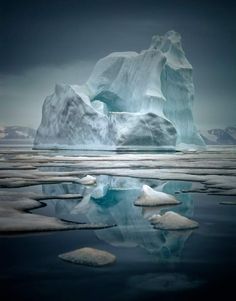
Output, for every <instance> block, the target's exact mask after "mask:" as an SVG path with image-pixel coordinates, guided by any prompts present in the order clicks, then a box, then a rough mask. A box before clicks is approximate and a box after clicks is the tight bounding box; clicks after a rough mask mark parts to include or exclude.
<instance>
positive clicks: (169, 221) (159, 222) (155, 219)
mask: <svg viewBox="0 0 236 301" xmlns="http://www.w3.org/2000/svg"><path fill="white" fill-rule="evenodd" d="M149 221H150V222H151V223H152V224H153V225H154V228H155V229H160V230H190V229H195V228H197V227H198V223H197V222H195V221H193V220H191V219H189V218H187V217H184V216H182V215H180V214H178V213H176V212H173V211H167V212H166V213H164V214H163V215H160V214H156V215H153V216H152V217H150V218H149Z"/></svg>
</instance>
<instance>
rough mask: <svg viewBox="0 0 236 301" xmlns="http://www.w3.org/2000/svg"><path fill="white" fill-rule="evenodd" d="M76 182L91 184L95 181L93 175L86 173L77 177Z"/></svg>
mask: <svg viewBox="0 0 236 301" xmlns="http://www.w3.org/2000/svg"><path fill="white" fill-rule="evenodd" d="M78 182H79V183H80V184H83V185H93V184H95V183H96V178H95V177H93V176H90V175H87V176H86V177H83V178H82V179H79V180H78Z"/></svg>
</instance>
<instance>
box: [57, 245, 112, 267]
mask: <svg viewBox="0 0 236 301" xmlns="http://www.w3.org/2000/svg"><path fill="white" fill-rule="evenodd" d="M59 258H61V259H63V260H65V261H69V262H72V263H76V264H81V265H88V266H93V267H101V266H104V265H109V264H112V263H114V262H115V260H116V257H115V256H114V255H112V254H111V253H108V252H106V251H101V250H97V249H93V248H82V249H77V250H74V251H71V252H68V253H64V254H61V255H59Z"/></svg>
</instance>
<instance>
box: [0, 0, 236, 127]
mask: <svg viewBox="0 0 236 301" xmlns="http://www.w3.org/2000/svg"><path fill="white" fill-rule="evenodd" d="M193 2H195V3H193ZM0 3H1V6H0V125H26V126H31V127H34V128H37V126H38V125H39V122H40V119H41V107H42V103H43V101H44V99H45V97H46V96H47V95H48V94H50V93H52V91H53V89H54V85H55V83H57V82H58V83H71V84H81V83H83V82H84V81H86V79H87V78H88V76H89V74H90V72H91V70H92V68H93V65H94V64H95V63H96V61H97V60H98V59H99V58H101V57H103V56H105V55H107V54H109V53H110V52H112V51H127V50H134V51H141V50H142V49H146V48H148V47H149V44H150V41H151V37H152V35H154V34H164V33H165V32H166V31H168V30H171V29H174V30H176V31H178V32H179V33H180V34H181V35H182V41H183V48H184V50H185V53H186V56H187V58H188V59H189V61H190V63H191V64H192V65H193V68H194V83H195V90H196V95H195V104H194V116H195V120H196V123H197V124H198V126H199V127H200V128H212V127H224V126H228V125H236V118H235V112H236V20H235V19H236V10H235V7H234V4H233V3H234V1H227V0H225V1H219V2H217V1H209V0H205V1H200V0H198V1H190V0H185V1H183V0H182V1H180V0H179V1H178V0H176V1H174V0H172V1H170V0H162V1H159V0H144V1H139V0H136V1H134V0H117V1H114V0H84V1H79V0H77V1H76V0H50V1H49V0H48V1H46V0H41V1H32V0H31V1H26V0H15V1H11V0H7V1H1V0H0Z"/></svg>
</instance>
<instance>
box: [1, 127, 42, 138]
mask: <svg viewBox="0 0 236 301" xmlns="http://www.w3.org/2000/svg"><path fill="white" fill-rule="evenodd" d="M35 134H36V130H35V129H32V128H29V127H24V126H6V127H0V141H3V140H10V139H15V140H17V139H21V140H29V139H34V137H35Z"/></svg>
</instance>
